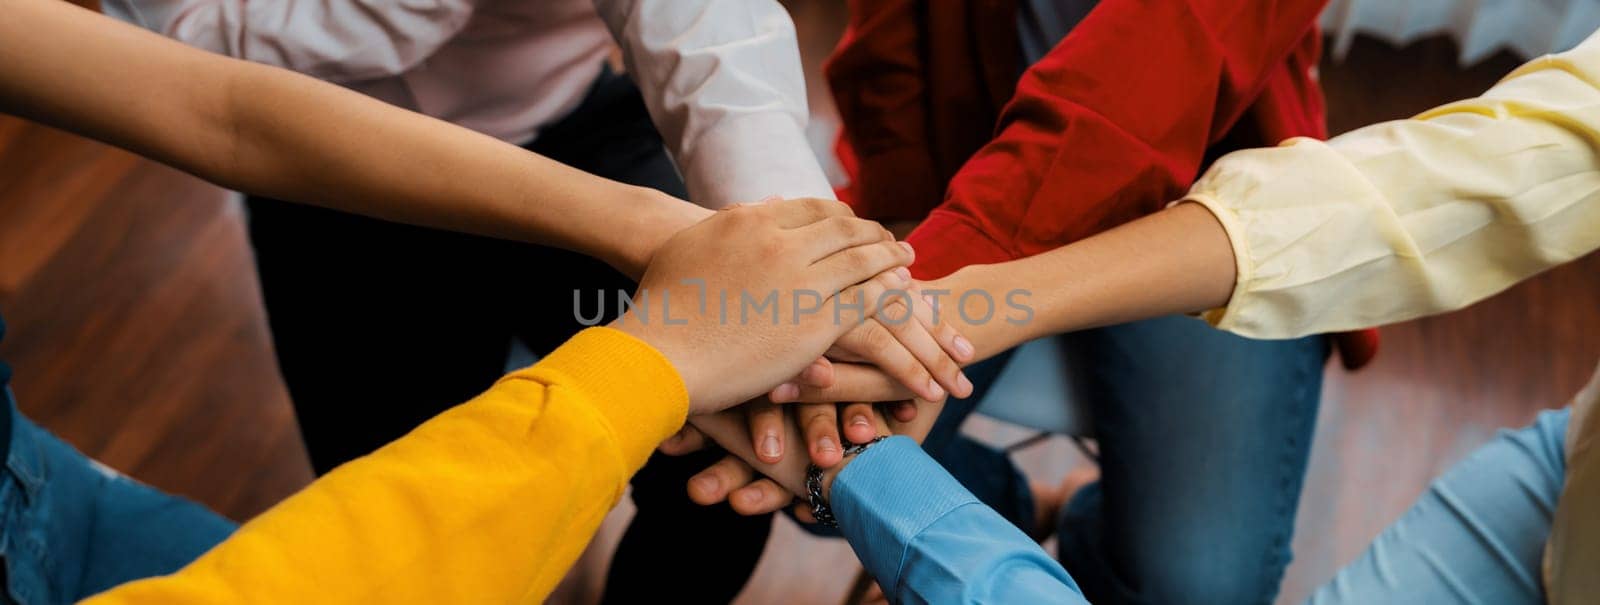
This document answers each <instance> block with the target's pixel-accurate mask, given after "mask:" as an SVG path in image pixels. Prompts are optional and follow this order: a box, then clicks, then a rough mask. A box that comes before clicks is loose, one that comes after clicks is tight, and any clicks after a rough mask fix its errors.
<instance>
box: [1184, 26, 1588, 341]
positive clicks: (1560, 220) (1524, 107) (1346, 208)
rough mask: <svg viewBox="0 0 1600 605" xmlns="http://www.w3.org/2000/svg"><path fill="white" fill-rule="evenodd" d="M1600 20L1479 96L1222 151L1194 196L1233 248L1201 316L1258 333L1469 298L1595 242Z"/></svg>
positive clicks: (1336, 327)
mask: <svg viewBox="0 0 1600 605" xmlns="http://www.w3.org/2000/svg"><path fill="white" fill-rule="evenodd" d="M1597 85H1600V35H1597V36H1594V37H1591V38H1590V39H1589V40H1588V41H1586V42H1584V43H1583V44H1582V45H1580V46H1579V47H1578V48H1576V49H1574V50H1572V51H1570V52H1567V53H1563V54H1560V55H1553V56H1548V57H1543V58H1540V59H1537V60H1534V61H1532V62H1530V63H1528V64H1526V65H1524V66H1522V67H1521V68H1519V69H1517V70H1516V71H1514V72H1512V73H1511V74H1510V75H1509V76H1507V77H1506V78H1505V79H1504V80H1502V81H1501V82H1500V83H1499V84H1498V85H1496V86H1495V87H1493V88H1492V89H1490V90H1489V91H1488V92H1486V93H1485V94H1484V95H1483V96H1481V97H1478V98H1475V99H1470V100H1466V101H1461V102H1457V103H1453V104H1450V105H1446V106H1443V107H1439V108H1437V109H1433V110H1431V111H1428V112H1425V113H1423V114H1421V115H1419V116H1417V117H1415V118H1412V119H1409V120H1399V121H1394V122H1387V123H1383V124H1377V125H1374V126H1369V127H1366V128H1362V129H1359V130H1355V131H1352V132H1350V133H1347V134H1345V135H1342V136H1339V137H1337V138H1334V139H1332V140H1330V141H1327V142H1325V143H1324V142H1318V141H1314V140H1309V139H1291V140H1289V141H1287V142H1285V143H1284V144H1283V145H1282V146H1279V147H1276V148H1271V149H1256V150H1249V151H1242V152H1237V153H1234V154H1231V155H1228V156H1225V157H1223V158H1222V159H1221V160H1218V161H1217V163H1216V164H1215V165H1214V166H1213V167H1212V168H1211V170H1210V171H1208V172H1207V173H1206V174H1205V175H1204V176H1203V177H1201V179H1200V180H1199V181H1198V182H1196V183H1195V185H1194V187H1193V188H1192V189H1191V191H1190V193H1189V195H1188V197H1187V198H1185V201H1191V202H1198V203H1200V204H1202V205H1204V206H1205V207H1206V208H1208V209H1210V210H1211V211H1212V213H1213V214H1214V215H1216V217H1217V219H1218V220H1219V221H1220V222H1221V223H1222V225H1223V227H1224V228H1225V229H1226V231H1227V233H1228V236H1229V238H1230V240H1231V241H1232V245H1233V249H1234V255H1235V259H1236V261H1237V264H1238V277H1237V282H1236V285H1235V289H1234V291H1233V295H1232V297H1231V299H1230V300H1229V302H1228V304H1227V306H1226V307H1224V308H1220V309H1215V310H1212V311H1210V312H1207V313H1206V314H1205V315H1204V317H1205V318H1206V319H1207V320H1208V321H1210V322H1212V323H1213V324H1214V325H1216V326H1217V327H1218V328H1221V329H1224V330H1228V331H1231V332H1235V333H1238V334H1242V335H1245V336H1252V337H1258V338H1287V337H1294V336H1300V335H1305V334H1313V333H1319V332H1333V331H1340V330H1351V329H1356V328H1362V327H1369V326H1376V325H1380V324H1385V323H1391V322H1396V321H1402V320H1406V319H1412V318H1415V317H1420V316H1424V315H1430V314H1435V313H1442V312H1445V311H1450V310H1454V309H1459V308H1461V307H1464V306H1467V305H1469V304H1472V303H1474V302H1477V301H1479V300H1482V299H1484V298H1487V297H1489V296H1491V295H1493V294H1495V293H1497V292H1500V291H1502V290H1504V289H1506V288H1508V287H1510V286H1511V285H1512V284H1515V283H1516V282H1517V281H1519V280H1522V279H1525V278H1527V277H1529V276H1532V275H1534V274H1536V273H1538V272H1540V271H1543V270H1545V269H1548V268H1550V267H1554V266H1556V265H1560V264H1562V263H1565V262H1568V261H1571V260H1573V259H1576V258H1578V257H1581V256H1583V255H1584V254H1586V253H1588V252H1589V251H1592V250H1594V249H1595V248H1596V247H1600V156H1597V150H1600V87H1597Z"/></svg>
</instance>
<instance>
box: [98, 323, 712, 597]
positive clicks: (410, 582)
mask: <svg viewBox="0 0 1600 605" xmlns="http://www.w3.org/2000/svg"><path fill="white" fill-rule="evenodd" d="M375 378H376V379H383V380H410V379H412V378H413V377H411V376H387V377H375ZM360 379H362V378H360V377H352V380H360ZM687 410H688V394H687V393H686V392H685V391H684V386H683V383H682V381H681V379H680V378H679V377H678V374H677V372H676V371H675V370H674V369H673V368H672V366H671V364H670V363H669V362H668V361H667V360H666V358H665V357H663V356H662V355H661V354H660V353H658V352H656V351H655V350H654V349H652V348H651V347H650V346H649V345H647V344H645V343H643V342H641V341H639V340H637V339H635V338H633V337H632V336H629V335H627V334H624V333H622V332H619V331H616V330H611V329H609V328H591V329H589V330H586V331H584V332H582V333H580V334H578V335H577V336H576V337H574V338H573V339H572V340H571V341H569V342H568V343H567V344H565V345H563V346H562V347H561V348H560V349H558V350H556V351H555V352H554V353H552V354H551V355H550V356H548V357H547V358H546V359H545V360H544V361H542V362H540V363H539V364H537V365H535V366H533V367H531V368H528V369H526V370H522V371H519V372H516V373H513V374H511V375H509V376H507V377H505V378H504V379H502V380H501V381H500V382H499V383H497V384H495V385H494V387H493V388H491V389H489V391H488V392H486V393H484V394H483V395H480V396H478V397H477V398H475V399H473V400H472V401H469V402H467V403H465V404H462V405H460V406H458V407H456V408H454V409H452V410H450V411H447V412H445V413H443V414H440V415H439V416H438V417H436V418H434V419H432V420H430V421H428V422H427V423H425V424H423V425H422V426H421V427H419V428H417V429H416V430H415V431H413V432H411V434H409V435H406V436H405V437H403V438H401V439H399V440H397V441H395V442H394V443H391V444H389V445H388V446H386V447H384V448H383V449H380V450H378V451H377V452H375V453H373V454H371V455H369V456H366V457H364V458H361V459H359V460H356V461H353V462H351V463H349V464H346V465H344V466H341V467H339V468H338V469H335V470H334V471H333V472H332V473H329V474H328V475H327V476H325V477H323V478H322V479H320V480H318V481H317V482H315V483H313V484H311V486H309V487H307V488H306V489H304V490H302V491H301V492H300V493H298V494H296V495H294V496H293V497H291V498H289V499H288V500H285V501H284V502H283V503H281V504H279V505H278V506H276V507H273V508H272V509H271V510H269V511H267V512H266V513H263V514H262V515H261V516H259V517H257V518H256V519H254V520H252V521H250V522H249V523H247V524H245V525H244V526H243V527H241V528H239V531H238V533H236V534H234V535H233V537H231V538H229V539H228V540H227V541H225V542H223V543H222V544H221V545H218V546H217V547H216V548H214V549H212V550H211V551H210V552H208V553H206V554H205V555H204V556H202V557H201V558H200V559H198V560H196V561H195V562H194V563H192V564H190V565H189V566H188V567H185V568H184V569H182V570H180V571H179V572H177V573H175V574H173V575H170V576H166V577H161V578H154V579H149V580H142V581H138V582H133V583H130V584H125V585H123V586H121V587H118V588H115V589H113V590H111V591H109V592H107V593H104V594H102V595H100V596H98V597H95V598H93V599H91V601H90V602H92V603H161V604H183V603H531V602H542V601H543V600H544V598H545V596H546V595H548V594H549V593H550V591H551V590H552V589H553V588H554V587H555V585H556V583H557V582H558V581H560V579H561V578H562V576H563V574H565V573H566V571H567V568H568V567H569V566H571V565H572V562H573V561H574V560H576V558H577V557H578V555H579V553H581V552H582V551H583V548H584V546H585V545H586V544H587V543H588V542H589V539H590V538H591V537H592V536H593V534H594V532H595V530H596V528H598V527H599V524H600V521H601V519H602V518H604V517H605V515H606V512H607V511H609V510H610V509H611V507H612V506H613V505H614V504H615V503H616V502H617V500H618V498H620V497H621V495H622V493H623V489H624V487H625V486H626V484H627V480H628V478H629V477H630V476H631V475H632V474H633V473H634V472H635V471H637V470H638V469H639V467H640V466H642V465H643V464H644V461H645V459H646V458H648V457H649V455H650V452H651V451H652V449H653V448H654V447H655V446H656V445H657V444H659V443H660V442H661V440H663V439H665V438H667V437H668V436H670V435H671V434H672V433H673V432H674V431H676V430H677V429H678V428H679V427H680V426H682V424H683V420H684V416H685V414H686V413H687Z"/></svg>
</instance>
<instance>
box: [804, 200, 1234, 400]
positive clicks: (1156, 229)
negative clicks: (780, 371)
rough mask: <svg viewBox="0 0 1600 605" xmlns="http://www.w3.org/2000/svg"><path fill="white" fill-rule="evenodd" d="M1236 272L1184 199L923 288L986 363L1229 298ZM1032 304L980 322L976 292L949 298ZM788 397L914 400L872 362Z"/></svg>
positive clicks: (1223, 241)
mask: <svg viewBox="0 0 1600 605" xmlns="http://www.w3.org/2000/svg"><path fill="white" fill-rule="evenodd" d="M1236 273H1237V267H1236V265H1235V261H1234V257H1233V248H1232V246H1231V245H1230V244H1229V242H1228V235H1227V232H1226V231H1224V230H1223V228H1222V224H1221V223H1218V222H1217V220H1216V217H1214V216H1213V215H1212V214H1211V212H1210V211H1209V210H1206V209H1205V208H1204V207H1202V206H1200V205H1199V204H1193V203H1183V204H1178V205H1176V206H1173V207H1171V208H1168V209H1166V210H1163V211H1161V212H1157V213H1155V214H1152V215H1149V216H1146V217H1143V218H1140V219H1138V220H1135V221H1132V222H1129V223H1127V224H1124V225H1121V226H1118V227H1116V228H1115V229H1111V230H1109V231H1106V232H1104V233H1100V234H1096V235H1094V236H1093V237H1089V238H1086V239H1083V240H1081V241H1079V242H1076V243H1074V244H1072V245H1069V246H1063V247H1061V248H1057V249H1055V250H1052V251H1050V252H1046V253H1044V254H1039V255H1036V256H1031V257H1028V258H1024V259H1020V260H1015V261H1011V262H1006V263H999V264H994V265H973V266H970V267H967V268H964V269H962V270H960V271H957V272H955V273H952V274H950V275H949V276H946V277H944V278H942V279H938V280H934V281H931V282H924V283H922V284H921V286H920V287H921V289H922V290H923V291H925V292H928V291H933V292H938V291H944V292H947V293H945V294H941V295H940V296H939V297H938V299H939V320H940V321H941V322H947V323H951V324H953V325H954V326H955V328H956V329H957V330H958V331H960V332H961V333H962V334H965V335H966V336H967V338H969V339H970V340H971V341H972V344H973V347H974V348H975V349H976V353H975V354H974V355H973V356H972V358H971V359H972V361H973V362H976V361H981V360H983V359H988V358H989V357H993V356H994V355H996V354H999V353H1000V352H1002V351H1005V350H1007V349H1011V348H1013V347H1015V346H1017V345H1020V344H1022V343H1024V342H1027V341H1029V340H1033V339H1035V338H1041V337H1044V336H1048V335H1050V334H1060V333H1063V332H1070V331H1073V330H1082V329H1085V328H1092V327H1096V326H1106V325H1113V324H1119V323H1125V322H1129V321H1134V320H1138V319H1145V318H1150V317H1159V316H1162V315H1172V314H1177V313H1195V312H1200V311H1204V310H1207V309H1214V308H1217V307H1221V306H1224V305H1226V304H1227V303H1228V298H1229V296H1231V295H1232V293H1233V287H1234V279H1235V275H1236ZM1016 290H1025V291H1027V292H1028V293H1029V294H1028V295H1027V296H1026V297H1023V298H1019V299H1018V302H1022V303H1024V304H1026V305H1027V306H1028V307H1030V308H1032V309H1033V317H1032V318H1031V319H1030V320H1028V321H1026V322H1023V323H1021V324H1020V325H1019V324H1014V323H1011V322H1008V321H1006V320H1005V315H1006V309H1004V308H1003V307H1001V308H997V309H995V310H994V311H993V317H991V318H990V319H989V320H988V321H983V322H975V321H969V319H979V318H982V317H983V316H984V315H985V311H986V309H984V308H983V307H984V303H983V301H982V299H980V298H979V297H977V296H972V297H968V298H967V305H968V308H967V309H966V310H965V312H964V313H963V312H957V309H956V308H955V305H956V304H957V303H956V301H959V300H961V298H962V294H963V293H964V292H968V291H982V292H986V293H988V294H989V296H990V298H991V299H992V300H994V301H996V303H997V304H1000V303H1001V301H1004V300H1006V298H1005V297H1006V294H1007V293H1008V292H1012V291H1016ZM798 390H799V393H798V394H797V395H796V397H795V399H794V400H796V401H899V400H904V399H908V398H910V397H912V394H911V393H910V392H909V391H908V390H906V389H905V388H903V387H901V386H899V385H898V384H895V383H894V382H893V381H891V380H888V379H886V378H885V377H884V376H883V374H882V373H881V372H879V371H878V370H877V369H875V368H871V367H868V366H864V365H847V364H836V365H835V367H834V381H833V383H832V386H829V387H825V388H814V387H809V386H801V387H800V388H799V389H798Z"/></svg>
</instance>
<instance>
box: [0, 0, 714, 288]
mask: <svg viewBox="0 0 1600 605" xmlns="http://www.w3.org/2000/svg"><path fill="white" fill-rule="evenodd" d="M0 111H5V112H8V113H15V114H18V115H21V116H23V117H26V118H30V119H34V120H38V121H41V122H44V123H47V124H51V125H55V126H59V127H61V128H65V129H68V130H72V131H74V132H77V133H79V134H83V135H85V136H89V137H92V138H96V139H100V140H104V141H107V142H110V143H112V144H115V145H118V146H120V147H123V148H126V149H129V150H132V151H135V152H137V153H140V154H143V155H147V156H150V157H152V158H155V159H158V160H160V161H163V162H165V163H168V164H171V165H173V166H176V167H178V168H181V169H183V170H185V171H188V172H190V173H192V174H195V175H197V176H200V177H201V178H205V179H207V180H210V181H213V182H216V183H218V184H220V185H223V186H226V187H230V188H234V189H240V190H246V191H251V192H254V193H260V194H263V195H268V196H271V197H277V198H282V199H291V200H297V201H303V202H307V203H313V204H319V205H323V206H327V207H330V208H334V209H337V210H344V211H349V212H356V213H361V214H366V215H370V216H375V217H378V218H384V219H389V220H395V221H402V222H409V223H417V224H422V225H428V226H432V227H439V228H445V229H453V230H459V231H467V232H473V233H479V234H484V235H490V236H495V237H503V238H508V239H517V240H524V241H535V242H539V243H543V244H547V245H556V246H561V247H565V248H570V249H574V250H577V251H580V252H584V253H587V254H590V255H592V256H596V257H598V258H600V259H602V260H604V261H606V262H608V263H611V264H612V265H614V266H616V267H618V268H619V269H621V270H623V271H625V272H627V273H630V274H632V275H634V276H638V275H639V274H640V273H642V271H643V269H644V265H645V263H647V262H648V260H649V258H650V253H651V252H652V251H653V250H654V249H655V248H656V247H657V246H659V245H660V244H661V243H662V242H664V241H666V239H667V238H668V237H670V236H671V235H672V234H673V233H675V232H676V231H677V230H679V229H681V228H683V227H685V226H687V225H690V224H693V223H694V222H696V221H698V220H699V219H700V218H703V217H704V216H705V214H707V212H706V211H705V210H703V209H699V208H694V207H692V206H690V205H689V204H688V203H686V202H682V201H680V200H676V199H673V198H670V197H668V196H665V195H662V194H660V193H657V192H654V191H651V190H648V189H643V188H638V187H632V186H628V185H623V184H621V183H616V182H613V181H609V180H606V179H602V178H599V177H595V176H592V175H589V174H587V173H584V172H581V171H578V170H576V169H573V168H569V167H567V166H563V165H561V164H559V163H557V162H554V161H551V160H548V159H545V158H543V157H540V156H538V155H535V154H532V153H529V152H527V151H524V150H522V149H519V148H517V147H515V146H512V145H509V144H506V143H502V142H500V141H497V140H495V139H493V138H490V137H488V136H484V135H480V134H476V133H473V132H471V131H468V130H466V129H463V128H459V127H456V126H452V125H450V124H447V123H445V122H442V121H439V120H434V119H431V118H427V117H423V116H420V115H416V114H413V113H410V112H407V111H405V110H402V109H399V108H396V107H392V106H389V105H386V104H384V103H381V102H378V101H375V100H372V99H369V98H367V97H364V96H362V95H360V94H357V93H354V92H351V91H348V90H344V89H342V88H339V87H337V86H334V85H331V84H326V83H323V82H319V81H317V80H314V79H312V78H309V77H305V76H301V75H297V74H294V73H292V72H289V71H285V70H282V69H276V68H272V67H267V66H263V65H257V64H253V63H247V62H244V61H238V60H232V59H228V58H224V57H221V56H217V55H213V54H211V53H207V52H204V51H200V50H196V49H193V48H189V47H187V46H184V45H183V44H180V43H178V42H174V41H171V40H168V39H166V38H163V37H161V36H158V35H155V34H152V33H149V32H145V31H142V30H139V29H137V28H135V27H132V26H128V25H124V24H121V23H117V22H115V21H113V20H111V19H108V18H106V17H103V16H100V15H97V14H94V13H92V12H90V11H87V10H83V9H80V8H76V7H73V6H70V5H67V4H66V3H63V2H55V1H51V0H8V1H7V2H6V6H5V10H4V11H0Z"/></svg>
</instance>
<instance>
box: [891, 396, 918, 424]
mask: <svg viewBox="0 0 1600 605" xmlns="http://www.w3.org/2000/svg"><path fill="white" fill-rule="evenodd" d="M888 407H889V418H890V419H892V420H893V421H894V422H891V423H890V426H893V424H894V423H895V422H898V423H901V424H904V423H907V422H911V421H913V420H916V419H917V404H914V403H911V402H909V401H899V402H895V403H891V404H889V406H888Z"/></svg>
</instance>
